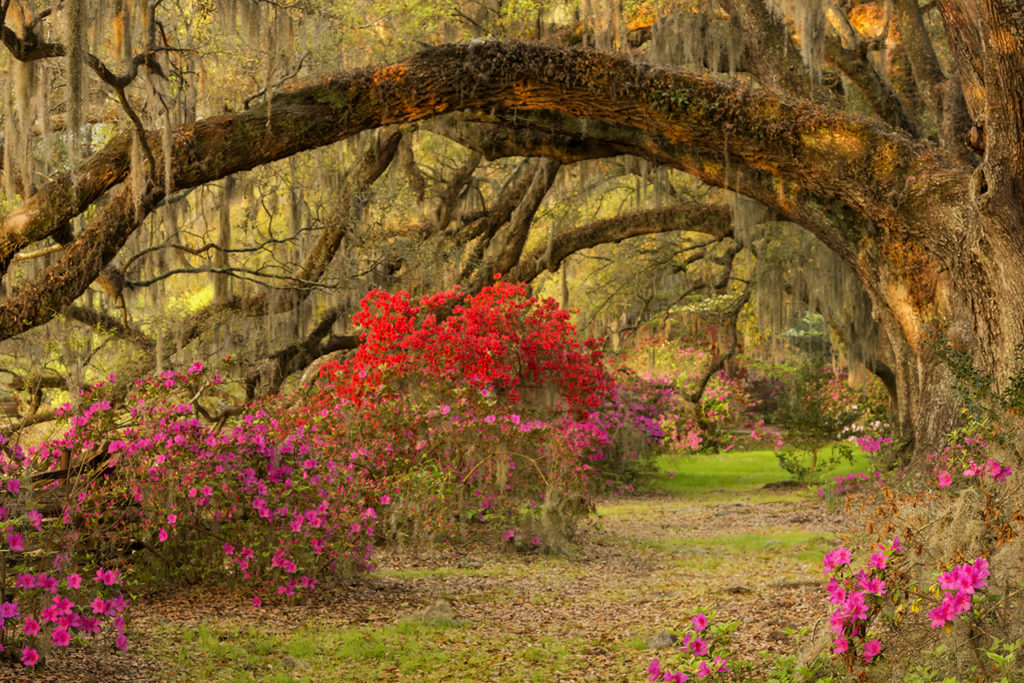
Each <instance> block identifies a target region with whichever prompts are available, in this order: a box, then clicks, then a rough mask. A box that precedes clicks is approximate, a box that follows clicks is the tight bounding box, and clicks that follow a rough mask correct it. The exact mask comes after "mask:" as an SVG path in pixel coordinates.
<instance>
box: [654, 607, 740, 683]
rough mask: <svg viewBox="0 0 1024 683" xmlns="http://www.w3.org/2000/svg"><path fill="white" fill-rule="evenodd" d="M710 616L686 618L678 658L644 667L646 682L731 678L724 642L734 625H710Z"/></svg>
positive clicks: (726, 640)
mask: <svg viewBox="0 0 1024 683" xmlns="http://www.w3.org/2000/svg"><path fill="white" fill-rule="evenodd" d="M712 619H714V613H712V614H711V615H710V616H709V615H705V614H704V613H703V612H698V613H697V614H695V615H694V616H692V617H691V618H690V624H689V625H688V626H687V627H686V628H685V629H683V631H682V637H681V638H680V639H679V640H678V641H677V644H678V647H677V649H678V653H679V654H678V655H675V656H673V658H672V661H673V662H674V663H671V664H670V663H669V662H668V661H665V662H663V661H662V660H661V658H655V659H653V660H652V661H651V663H650V665H648V667H647V680H649V681H665V682H666V683H684V682H685V681H696V680H704V679H706V680H708V681H712V680H721V679H725V678H731V677H732V673H733V672H732V671H731V670H730V668H729V662H728V661H727V659H728V657H729V651H728V647H727V646H728V640H729V634H730V633H731V632H732V630H733V629H734V628H735V626H736V624H735V623H720V624H712Z"/></svg>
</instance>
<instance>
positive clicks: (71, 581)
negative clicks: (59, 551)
mask: <svg viewBox="0 0 1024 683" xmlns="http://www.w3.org/2000/svg"><path fill="white" fill-rule="evenodd" d="M81 587H82V577H81V576H79V575H78V574H77V573H76V574H68V588H81Z"/></svg>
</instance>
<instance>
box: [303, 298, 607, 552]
mask: <svg viewBox="0 0 1024 683" xmlns="http://www.w3.org/2000/svg"><path fill="white" fill-rule="evenodd" d="M353 321H354V322H355V323H356V324H358V325H361V326H363V327H364V328H366V331H365V332H364V333H363V335H362V341H363V343H362V345H361V346H360V347H359V349H358V350H357V351H356V353H355V355H354V357H353V358H351V359H350V360H348V361H346V362H344V363H332V364H329V365H327V366H325V367H324V368H323V369H322V371H321V377H322V378H323V379H324V380H325V383H326V386H327V387H328V389H329V390H328V391H326V392H324V393H322V394H320V395H319V396H318V397H315V398H314V399H313V400H312V403H311V405H313V406H322V405H326V404H327V403H331V402H334V404H335V405H339V406H349V407H348V408H342V410H349V411H350V412H352V414H353V415H358V418H356V419H354V420H352V421H351V422H350V423H349V424H348V426H347V427H346V429H349V430H350V435H351V430H352V429H353V428H355V429H361V430H362V431H361V433H360V436H359V437H358V438H356V439H355V442H358V444H359V447H360V448H364V449H375V450H376V451H377V452H378V453H387V454H388V456H387V462H382V463H381V466H382V468H383V470H385V471H386V472H387V477H388V479H389V481H393V482H394V483H395V486H396V490H397V496H396V499H395V504H394V505H393V506H392V507H391V508H389V511H388V512H389V517H388V525H389V529H390V531H391V533H393V534H394V535H395V536H399V537H405V536H415V535H417V534H419V533H422V532H424V531H428V532H431V533H432V534H434V535H436V534H438V533H441V534H446V533H451V532H452V531H454V528H455V527H456V524H455V522H454V521H453V520H461V521H462V522H464V521H467V520H477V521H485V520H501V523H502V524H503V525H506V526H509V527H512V529H511V531H512V536H516V535H517V534H516V529H518V530H519V533H518V537H520V538H521V537H523V536H524V535H528V536H530V538H531V540H532V539H533V538H537V540H538V543H537V544H535V545H539V544H541V543H543V544H549V543H557V542H558V541H559V540H560V539H562V538H564V537H565V535H566V534H567V533H568V532H569V531H570V530H571V526H572V519H573V518H574V517H575V516H577V515H578V514H579V513H580V512H583V511H586V510H587V509H589V506H590V503H589V498H588V491H590V490H592V487H593V485H594V484H595V483H597V482H600V481H602V477H594V476H593V475H594V470H595V469H601V467H602V465H603V463H605V462H606V458H605V449H606V447H607V446H608V445H609V443H610V438H611V437H610V436H609V434H608V433H607V430H606V429H605V428H604V425H603V424H602V423H601V420H600V419H599V418H598V417H597V415H598V413H597V409H598V407H599V406H600V405H601V403H602V401H603V400H605V399H606V398H608V397H610V396H612V394H613V383H612V380H611V378H610V376H609V375H608V373H607V371H606V370H605V367H604V363H603V358H602V355H601V352H600V350H599V349H598V345H599V342H598V341H597V340H593V339H590V340H586V341H584V342H582V343H581V342H579V341H577V338H576V330H575V328H574V327H573V325H572V324H571V323H570V322H569V314H568V312H567V311H564V310H562V309H560V308H559V307H558V305H557V304H556V303H555V302H554V301H553V300H551V299H546V300H537V299H536V298H533V297H530V296H529V295H528V293H527V291H526V287H525V285H522V284H508V283H503V282H497V283H495V284H494V285H492V286H490V287H486V288H484V289H483V290H482V291H480V292H479V293H478V294H475V295H467V294H464V293H462V292H460V291H459V290H458V289H457V288H455V289H451V290H448V291H445V292H440V293H438V294H434V295H430V296H425V297H422V298H421V299H419V301H417V302H415V303H414V302H412V301H411V300H410V297H409V295H408V294H406V293H404V292H400V293H397V294H388V293H385V292H377V291H375V292H371V293H370V294H368V295H367V297H366V298H365V299H364V300H363V302H362V308H361V311H360V312H359V313H357V314H356V315H355V316H354V317H353ZM357 425H358V427H357ZM368 426H369V427H370V429H369V430H366V429H364V428H365V427H368ZM460 523H461V522H460ZM505 536H506V537H507V538H512V536H509V534H508V533H506V534H505Z"/></svg>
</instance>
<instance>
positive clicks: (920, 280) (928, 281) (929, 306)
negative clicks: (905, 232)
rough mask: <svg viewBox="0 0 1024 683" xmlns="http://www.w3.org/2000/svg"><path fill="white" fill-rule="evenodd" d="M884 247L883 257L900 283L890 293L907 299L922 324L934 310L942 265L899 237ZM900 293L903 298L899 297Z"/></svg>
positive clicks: (883, 245) (912, 242) (908, 241)
mask: <svg viewBox="0 0 1024 683" xmlns="http://www.w3.org/2000/svg"><path fill="white" fill-rule="evenodd" d="M881 247H882V254H883V258H884V259H885V262H886V264H887V265H888V266H889V272H890V273H891V275H892V277H893V279H894V280H895V282H896V284H895V285H893V286H892V287H896V289H893V288H892V287H890V294H891V295H893V296H894V298H895V299H899V300H904V301H905V303H906V305H907V306H909V307H911V308H913V309H914V310H916V311H917V316H918V317H919V322H920V318H921V316H922V314H923V313H924V312H925V311H928V310H933V311H934V306H935V303H936V302H935V298H936V297H935V294H936V287H937V284H936V283H937V282H938V280H939V273H940V272H941V268H940V267H939V264H938V263H936V262H935V259H934V258H933V257H932V256H931V255H930V254H928V252H926V251H925V250H924V249H922V248H921V247H920V246H918V245H917V243H915V242H914V241H912V240H907V239H899V238H898V237H897V236H895V235H892V236H890V238H889V239H886V240H885V241H884V242H883V243H882V245H881ZM897 294H898V295H899V296H896V295H897ZM924 322H927V320H924ZM901 325H903V323H901ZM903 326H904V327H906V325H903ZM907 341H911V337H910V336H908V337H907ZM911 343H913V342H912V341H911Z"/></svg>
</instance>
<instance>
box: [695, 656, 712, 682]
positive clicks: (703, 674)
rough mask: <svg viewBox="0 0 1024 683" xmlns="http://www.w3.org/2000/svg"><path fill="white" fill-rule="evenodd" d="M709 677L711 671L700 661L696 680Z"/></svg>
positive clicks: (706, 664) (705, 663)
mask: <svg viewBox="0 0 1024 683" xmlns="http://www.w3.org/2000/svg"><path fill="white" fill-rule="evenodd" d="M710 675H711V669H710V668H709V667H708V663H707V662H705V661H704V660H701V663H700V665H699V666H698V667H697V678H707V677H708V676H710Z"/></svg>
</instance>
